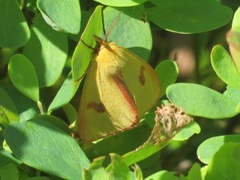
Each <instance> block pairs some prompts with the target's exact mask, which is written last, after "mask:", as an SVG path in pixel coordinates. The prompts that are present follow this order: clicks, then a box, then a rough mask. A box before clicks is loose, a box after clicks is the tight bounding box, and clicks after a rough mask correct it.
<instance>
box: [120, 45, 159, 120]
mask: <svg viewBox="0 0 240 180" xmlns="http://www.w3.org/2000/svg"><path fill="white" fill-rule="evenodd" d="M117 52H119V55H120V56H121V59H122V60H123V61H124V62H125V66H124V67H123V68H122V71H121V76H122V78H123V81H124V82H125V85H126V87H127V89H128V90H129V92H130V94H131V95H132V96H133V98H134V100H135V103H136V106H137V109H138V115H139V117H142V116H143V115H144V114H145V113H146V112H147V111H148V110H150V109H151V108H152V107H153V106H154V105H155V104H156V103H157V101H158V100H159V98H160V93H161V89H160V82H159V78H158V77H157V75H156V73H155V72H154V70H153V68H152V67H151V66H150V65H149V64H148V63H147V62H145V61H144V60H143V59H141V58H140V57H138V56H136V55H135V54H133V53H131V52H130V51H128V50H127V49H124V48H122V47H118V50H117Z"/></svg>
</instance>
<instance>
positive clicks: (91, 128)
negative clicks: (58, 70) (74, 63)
mask: <svg viewBox="0 0 240 180" xmlns="http://www.w3.org/2000/svg"><path fill="white" fill-rule="evenodd" d="M101 71H102V68H101V67H98V64H97V63H96V62H95V61H93V62H92V63H91V66H90V68H89V72H88V74H87V76H86V79H85V84H84V88H83V92H82V98H81V103H80V107H79V120H78V123H79V124H78V126H79V134H80V137H81V139H82V140H84V141H92V140H96V139H99V138H102V137H105V136H108V135H110V134H115V133H117V132H119V131H123V130H125V129H129V128H130V127H131V126H133V125H134V124H136V121H137V120H138V118H137V110H136V109H135V110H132V107H131V105H129V102H128V100H127V99H126V97H125V96H124V94H123V92H122V90H121V89H119V87H118V84H116V83H115V82H114V81H113V79H112V78H108V77H106V76H101V75H99V74H102V73H101Z"/></svg>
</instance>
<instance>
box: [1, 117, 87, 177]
mask: <svg viewBox="0 0 240 180" xmlns="http://www.w3.org/2000/svg"><path fill="white" fill-rule="evenodd" d="M3 133H4V137H5V139H6V142H7V144H8V145H9V147H10V148H11V150H12V152H13V154H14V155H15V156H16V157H17V158H18V159H20V160H21V161H22V162H23V163H24V164H26V165H28V166H31V167H34V168H36V169H38V170H41V171H44V172H46V173H49V174H52V175H55V176H58V177H61V178H64V179H72V180H75V179H76V180H79V179H81V177H82V170H83V168H87V167H88V166H89V160H88V159H87V157H86V156H85V154H84V153H83V151H82V150H81V149H80V147H79V145H78V144H77V143H76V141H75V140H74V139H72V137H71V136H69V135H67V134H66V133H65V132H63V131H62V130H60V129H59V128H57V127H55V126H53V125H52V124H50V123H49V122H47V121H43V120H42V119H32V120H29V121H25V122H22V123H12V124H10V125H9V126H8V127H7V128H6V129H5V130H4V132H3Z"/></svg>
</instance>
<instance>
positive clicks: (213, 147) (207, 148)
mask: <svg viewBox="0 0 240 180" xmlns="http://www.w3.org/2000/svg"><path fill="white" fill-rule="evenodd" d="M239 141H240V135H225V136H217V137H212V138H209V139H207V140H206V141H204V142H203V143H202V144H201V145H200V146H199V147H198V149H197V155H198V158H199V160H200V161H202V162H203V163H205V164H209V162H210V160H211V159H212V157H213V155H214V154H215V153H216V152H218V151H219V149H220V148H221V147H222V146H223V145H224V144H225V143H232V142H236V143H237V142H239Z"/></svg>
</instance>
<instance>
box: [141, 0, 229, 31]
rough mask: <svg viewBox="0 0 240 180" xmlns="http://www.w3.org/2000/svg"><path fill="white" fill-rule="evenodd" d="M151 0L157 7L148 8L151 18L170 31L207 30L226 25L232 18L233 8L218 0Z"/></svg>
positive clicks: (148, 14)
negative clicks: (223, 4)
mask: <svg viewBox="0 0 240 180" xmlns="http://www.w3.org/2000/svg"><path fill="white" fill-rule="evenodd" d="M151 1H152V2H153V3H155V4H156V5H157V7H152V8H148V9H147V10H146V11H147V16H148V18H149V20H150V21H152V22H153V23H154V24H156V25H157V26H159V27H161V28H163V29H165V30H168V31H173V32H179V33H200V32H206V31H210V30H213V29H217V28H219V27H221V26H224V25H225V24H227V23H228V22H229V21H230V20H231V18H232V10H231V9H230V8H229V7H227V6H222V5H221V4H220V2H219V1H216V0H201V1H199V0H185V1H182V0H175V1H169V0H161V1H158V0H151ZM219 14H221V16H219Z"/></svg>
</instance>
